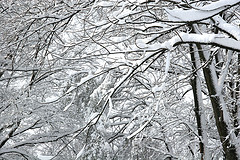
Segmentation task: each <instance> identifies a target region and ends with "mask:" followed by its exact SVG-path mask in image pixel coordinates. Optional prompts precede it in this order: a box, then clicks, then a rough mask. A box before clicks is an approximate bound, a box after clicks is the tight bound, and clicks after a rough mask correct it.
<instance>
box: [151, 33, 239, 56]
mask: <svg viewBox="0 0 240 160" xmlns="http://www.w3.org/2000/svg"><path fill="white" fill-rule="evenodd" d="M182 43H199V44H206V45H216V46H219V47H222V48H226V49H230V50H234V51H240V41H236V40H234V39H232V38H227V37H225V35H223V34H205V33H204V34H189V33H184V32H181V33H179V34H178V35H177V36H175V37H173V38H171V39H170V40H168V41H166V42H164V43H162V44H153V45H149V46H148V49H153V50H158V49H168V50H173V49H174V47H175V46H177V45H179V44H182Z"/></svg>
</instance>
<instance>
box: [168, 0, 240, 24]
mask: <svg viewBox="0 0 240 160" xmlns="http://www.w3.org/2000/svg"><path fill="white" fill-rule="evenodd" d="M237 4H240V1H239V0H227V1H226V0H220V1H217V2H214V3H211V4H209V5H206V6H203V7H198V8H193V9H189V10H183V9H174V10H169V9H165V11H166V12H167V14H168V18H169V20H171V21H172V22H178V23H179V22H182V23H184V22H196V21H201V20H205V19H208V18H210V17H213V16H215V15H217V14H219V13H220V12H222V11H224V10H226V9H228V8H231V7H233V6H235V5H237Z"/></svg>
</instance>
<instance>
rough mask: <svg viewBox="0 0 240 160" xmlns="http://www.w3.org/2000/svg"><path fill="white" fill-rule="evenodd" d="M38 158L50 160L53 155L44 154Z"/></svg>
mask: <svg viewBox="0 0 240 160" xmlns="http://www.w3.org/2000/svg"><path fill="white" fill-rule="evenodd" d="M38 158H39V159H40V160H50V159H52V158H53V156H43V155H38Z"/></svg>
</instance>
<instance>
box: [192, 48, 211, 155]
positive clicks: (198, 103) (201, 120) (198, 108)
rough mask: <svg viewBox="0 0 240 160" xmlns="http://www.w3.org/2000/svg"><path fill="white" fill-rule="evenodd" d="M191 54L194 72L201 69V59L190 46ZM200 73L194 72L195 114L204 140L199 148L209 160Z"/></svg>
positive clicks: (199, 131) (200, 140)
mask: <svg viewBox="0 0 240 160" xmlns="http://www.w3.org/2000/svg"><path fill="white" fill-rule="evenodd" d="M190 52H191V61H192V64H193V67H192V68H193V71H194V70H196V69H197V68H198V67H199V64H198V63H200V62H199V57H198V56H197V55H196V53H195V52H194V48H193V45H192V44H190ZM198 73H199V71H196V72H194V74H193V78H192V79H191V86H192V90H193V97H194V112H195V116H196V121H197V128H198V135H199V137H202V139H200V138H199V147H200V153H201V160H203V159H209V151H208V148H207V145H208V139H207V133H206V130H205V129H206V120H205V115H204V111H203V99H202V93H201V81H200V80H199V77H198Z"/></svg>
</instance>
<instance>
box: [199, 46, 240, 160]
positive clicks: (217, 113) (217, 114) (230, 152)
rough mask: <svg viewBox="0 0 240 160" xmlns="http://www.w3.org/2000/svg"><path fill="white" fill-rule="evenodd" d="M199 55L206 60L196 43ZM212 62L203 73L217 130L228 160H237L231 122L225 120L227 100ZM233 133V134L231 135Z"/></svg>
mask: <svg viewBox="0 0 240 160" xmlns="http://www.w3.org/2000/svg"><path fill="white" fill-rule="evenodd" d="M196 47H197V50H198V53H199V56H200V58H201V60H202V61H203V62H206V57H205V55H204V53H203V50H202V47H201V45H200V44H196ZM211 65H213V64H212V62H210V63H209V64H208V65H207V66H206V67H204V68H203V74H204V77H205V81H206V85H207V88H208V92H209V96H210V100H211V104H212V108H213V112H214V118H215V122H216V126H217V130H218V133H219V136H220V141H221V143H222V147H223V151H224V156H225V158H226V160H237V159H238V156H237V151H236V146H235V145H234V144H232V143H231V141H234V140H233V139H232V136H231V135H232V134H231V133H230V131H229V128H228V127H229V126H228V125H229V124H227V123H226V121H227V120H225V118H226V117H225V116H224V114H226V113H224V110H223V107H224V105H225V102H224V101H223V97H222V95H221V93H218V92H217V86H216V82H215V80H214V77H217V75H216V72H215V71H214V70H212V69H213V66H211ZM230 134H231V135H230Z"/></svg>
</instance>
